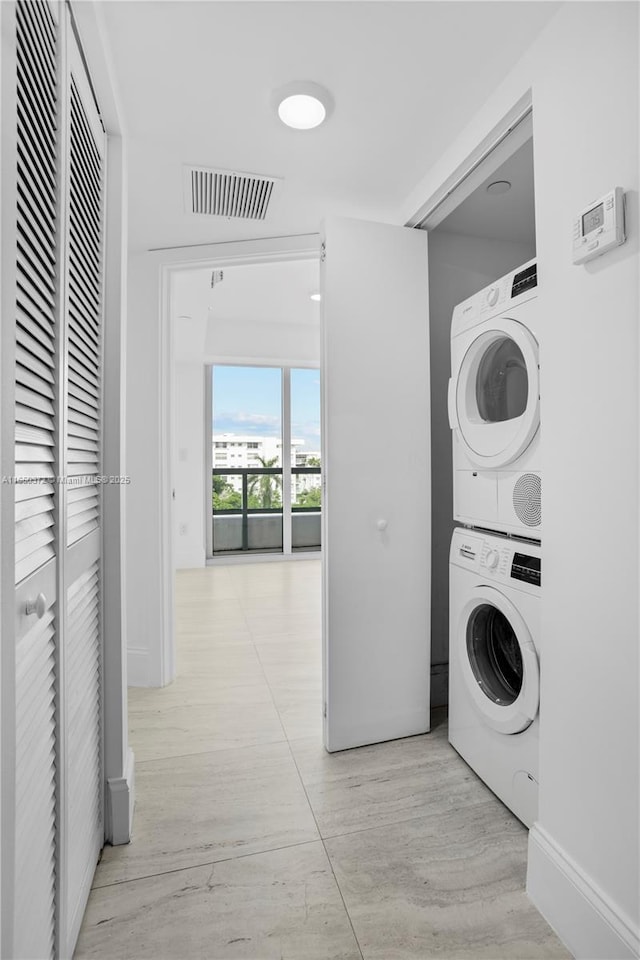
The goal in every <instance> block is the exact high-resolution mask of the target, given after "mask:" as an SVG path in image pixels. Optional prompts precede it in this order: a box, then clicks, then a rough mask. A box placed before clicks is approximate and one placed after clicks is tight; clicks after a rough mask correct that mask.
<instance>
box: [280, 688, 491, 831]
mask: <svg viewBox="0 0 640 960" xmlns="http://www.w3.org/2000/svg"><path fill="white" fill-rule="evenodd" d="M278 709H280V708H279V707H278ZM283 723H284V720H283ZM291 749H292V752H293V755H294V757H295V760H296V764H297V766H298V770H299V771H300V776H301V777H302V782H303V783H304V785H305V789H306V791H307V796H308V797H309V802H310V803H311V807H312V809H313V812H314V815H315V817H316V821H317V823H318V827H319V830H320V834H321V836H323V837H331V836H338V835H340V834H343V833H353V832H355V831H358V830H367V829H370V828H371V827H381V826H384V825H385V824H391V823H398V822H399V821H402V820H409V819H413V818H415V817H421V816H424V815H425V814H427V813H441V812H446V811H447V810H450V809H452V808H455V807H460V808H463V807H467V806H472V805H474V804H477V803H483V802H484V801H486V798H487V796H489V795H490V793H489V790H488V789H487V787H485V785H484V784H483V783H482V781H481V780H479V779H478V777H477V776H476V775H475V774H474V773H473V771H472V770H470V768H469V767H468V766H467V764H466V763H465V762H464V761H463V760H461V759H460V757H459V756H458V754H457V753H456V752H455V750H454V749H453V748H452V747H451V746H450V745H449V743H448V742H447V740H446V737H444V736H442V735H441V734H440V733H439V732H438V731H435V732H434V733H433V734H425V735H424V736H418V737H410V738H408V739H406V740H392V741H390V742H388V743H378V744H374V745H372V746H370V747H360V748H359V749H357V750H343V751H341V752H339V753H327V752H326V750H325V749H324V747H323V746H322V743H321V741H318V739H317V738H312V739H309V740H302V739H301V740H291Z"/></svg>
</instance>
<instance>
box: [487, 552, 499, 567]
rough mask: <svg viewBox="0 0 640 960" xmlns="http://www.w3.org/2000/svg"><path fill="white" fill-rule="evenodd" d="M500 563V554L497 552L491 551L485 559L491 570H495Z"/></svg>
mask: <svg viewBox="0 0 640 960" xmlns="http://www.w3.org/2000/svg"><path fill="white" fill-rule="evenodd" d="M499 561H500V554H499V553H498V551H497V550H489V552H488V553H487V556H486V558H485V563H486V565H487V566H488V567H489V570H495V568H496V567H497V566H498V563H499Z"/></svg>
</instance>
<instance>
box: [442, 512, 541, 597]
mask: <svg viewBox="0 0 640 960" xmlns="http://www.w3.org/2000/svg"><path fill="white" fill-rule="evenodd" d="M540 555H541V547H540V545H539V544H536V543H529V542H528V541H526V540H520V539H516V538H515V537H504V536H498V535H496V534H492V533H488V532H487V533H484V532H483V531H481V530H464V529H462V528H460V527H458V528H457V529H456V530H454V533H453V538H452V540H451V555H450V561H451V563H452V564H455V566H458V567H464V568H465V569H467V570H474V571H475V572H476V573H477V574H478V575H479V576H482V577H483V579H485V581H486V582H487V583H491V582H492V581H494V580H497V581H501V582H503V583H510V584H511V586H512V587H518V588H519V589H522V590H525V591H526V592H527V593H537V592H538V591H539V589H540V587H541V585H542V570H541V567H542V561H541V556H540ZM514 581H517V582H515V583H514Z"/></svg>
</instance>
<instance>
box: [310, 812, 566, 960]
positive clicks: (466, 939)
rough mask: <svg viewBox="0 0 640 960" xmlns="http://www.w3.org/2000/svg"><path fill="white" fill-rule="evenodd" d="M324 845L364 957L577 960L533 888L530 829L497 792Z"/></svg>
mask: <svg viewBox="0 0 640 960" xmlns="http://www.w3.org/2000/svg"><path fill="white" fill-rule="evenodd" d="M325 846H326V849H327V853H328V855H329V859H330V860H331V863H332V866H333V868H334V871H335V874H336V879H337V881H338V884H339V886H340V889H341V891H342V895H343V897H344V901H345V905H346V907H347V910H348V912H349V916H350V917H351V920H352V922H353V926H354V930H355V933H356V936H357V938H358V942H359V944H360V947H361V949H362V953H363V956H364V958H365V960H427V958H436V957H438V958H448V960H499V958H504V960H516V958H517V960H528V958H543V957H546V958H563V960H564V958H568V957H569V954H568V953H567V951H566V950H565V948H564V947H563V946H562V944H561V943H560V942H559V941H558V939H557V937H556V936H555V934H554V933H553V931H552V930H551V929H550V927H549V926H548V925H547V924H546V923H545V921H544V920H543V919H542V917H541V916H540V914H539V913H538V912H537V910H536V909H535V907H533V905H532V904H531V902H530V901H529V899H528V898H527V895H526V893H525V891H524V884H525V872H526V848H527V831H526V829H525V828H524V827H523V826H522V824H521V823H520V822H519V821H518V820H516V818H515V817H514V816H512V815H511V813H509V811H508V810H507V809H506V807H504V806H503V805H502V804H501V803H500V802H499V801H498V800H496V799H495V797H493V796H488V797H487V799H486V801H485V802H484V803H478V804H474V805H473V806H470V807H466V808H461V809H455V808H450V809H448V810H447V811H446V812H440V813H438V812H435V813H433V814H432V815H430V816H426V817H422V818H419V819H415V820H409V821H406V822H404V823H398V824H391V825H388V826H386V827H384V828H381V829H372V830H365V831H362V832H361V833H353V834H349V835H345V836H341V837H334V838H333V839H330V840H327V841H325Z"/></svg>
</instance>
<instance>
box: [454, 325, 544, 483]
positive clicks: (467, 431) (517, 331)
mask: <svg viewBox="0 0 640 960" xmlns="http://www.w3.org/2000/svg"><path fill="white" fill-rule="evenodd" d="M539 424H540V384H539V368H538V344H537V341H536V339H535V337H534V336H533V334H532V333H531V332H530V330H529V329H528V328H527V327H525V326H524V325H523V324H522V323H519V322H518V321H517V320H511V319H509V318H507V317H502V318H499V319H497V320H496V321H491V329H490V330H486V329H485V330H483V331H482V332H479V333H478V336H477V337H475V339H474V340H472V342H471V343H470V345H469V347H468V348H467V350H466V352H465V354H464V356H463V358H462V362H461V363H460V367H459V369H458V373H457V377H456V382H455V399H454V420H453V425H454V429H457V431H458V438H459V440H460V441H461V443H462V445H463V447H464V450H465V453H466V454H467V456H468V457H469V459H470V460H471V462H472V463H474V464H477V466H479V467H481V468H484V469H492V468H495V467H502V466H506V465H507V464H509V463H512V462H513V461H514V460H516V459H517V458H518V457H519V456H521V454H522V453H524V451H525V450H526V449H527V447H528V446H529V444H530V443H531V441H532V439H533V437H534V436H535V433H536V430H537V429H538V426H539Z"/></svg>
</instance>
